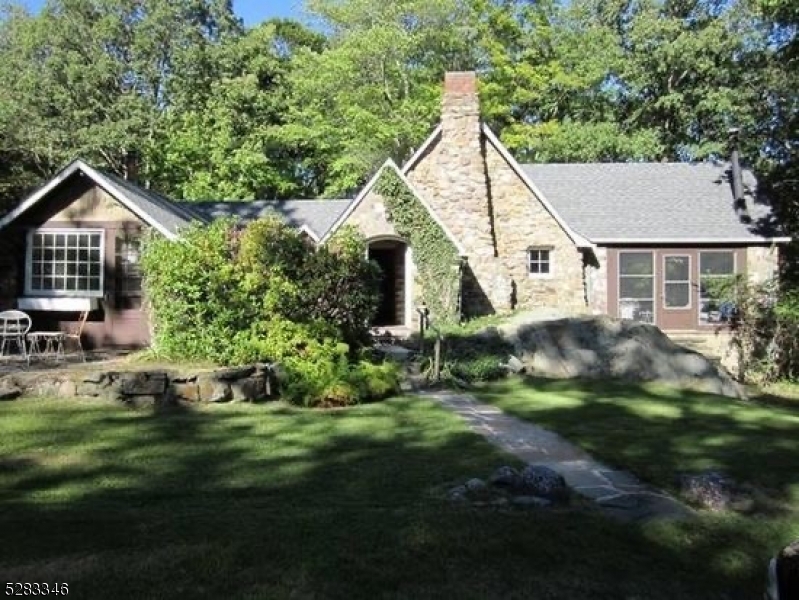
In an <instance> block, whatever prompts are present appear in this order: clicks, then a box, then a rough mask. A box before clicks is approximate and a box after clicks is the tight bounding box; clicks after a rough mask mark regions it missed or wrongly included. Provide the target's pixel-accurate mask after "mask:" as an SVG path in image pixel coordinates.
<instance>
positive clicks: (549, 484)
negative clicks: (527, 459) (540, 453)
mask: <svg viewBox="0 0 799 600" xmlns="http://www.w3.org/2000/svg"><path fill="white" fill-rule="evenodd" d="M520 475H521V480H522V481H521V487H522V489H524V490H525V491H527V492H528V493H529V494H530V495H532V496H539V497H542V498H547V499H549V500H555V501H559V502H561V501H564V500H566V499H568V497H569V489H568V487H566V480H565V479H563V476H562V475H560V474H559V473H557V472H556V471H554V470H553V469H550V468H549V467H545V466H543V465H527V466H526V467H525V468H524V469H522V472H521V473H520Z"/></svg>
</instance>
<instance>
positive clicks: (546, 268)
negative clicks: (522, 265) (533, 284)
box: [527, 248, 552, 275]
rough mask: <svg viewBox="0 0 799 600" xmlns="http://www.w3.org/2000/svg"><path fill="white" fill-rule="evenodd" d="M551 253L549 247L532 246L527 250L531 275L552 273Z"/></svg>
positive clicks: (528, 267)
mask: <svg viewBox="0 0 799 600" xmlns="http://www.w3.org/2000/svg"><path fill="white" fill-rule="evenodd" d="M551 253H552V251H551V250H550V249H549V248H530V249H529V250H528V251H527V269H528V272H529V273H530V275H550V274H551V273H552V260H551Z"/></svg>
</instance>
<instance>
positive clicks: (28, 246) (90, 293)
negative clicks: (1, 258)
mask: <svg viewBox="0 0 799 600" xmlns="http://www.w3.org/2000/svg"><path fill="white" fill-rule="evenodd" d="M93 233H94V234H99V235H100V289H99V290H34V289H32V288H31V279H32V278H33V269H32V265H33V236H34V234H51V235H69V234H93ZM24 290H25V295H26V296H43V297H50V298H58V297H61V298H102V297H103V294H104V293H105V230H103V229H76V228H64V229H58V228H52V227H42V228H32V229H29V230H28V232H27V234H26V236H25V284H24Z"/></svg>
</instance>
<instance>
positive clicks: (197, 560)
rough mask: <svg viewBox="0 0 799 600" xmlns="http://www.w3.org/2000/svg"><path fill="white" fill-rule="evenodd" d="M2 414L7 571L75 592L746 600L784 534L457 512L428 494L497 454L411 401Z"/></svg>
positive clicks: (59, 408) (712, 525) (27, 408)
mask: <svg viewBox="0 0 799 600" xmlns="http://www.w3.org/2000/svg"><path fill="white" fill-rule="evenodd" d="M551 385H552V386H553V387H552V388H550V390H549V391H550V392H552V393H558V387H557V384H555V383H553V384H551ZM586 393H588V391H586ZM28 402H30V404H27V403H28ZM2 408H3V409H4V414H3V415H2V418H4V423H5V424H6V434H5V436H4V438H3V440H2V441H1V442H0V448H2V450H3V453H4V454H6V455H7V457H8V458H9V459H14V460H19V461H21V462H19V463H18V464H17V467H16V468H15V469H13V470H12V471H3V470H0V478H2V479H0V482H2V486H1V487H0V528H2V531H3V542H4V543H3V544H2V545H0V574H2V575H3V576H4V579H5V580H8V581H12V580H20V581H24V580H27V581H46V580H51V581H55V580H58V581H65V582H68V583H69V584H70V586H71V587H70V589H71V592H72V593H73V594H74V595H75V596H76V597H81V598H107V597H109V596H113V597H116V598H151V597H152V598H154V597H159V598H168V597H193V598H211V597H220V596H224V597H231V598H287V597H292V598H297V597H299V598H306V597H307V598H312V597H313V598H345V597H346V598H374V597H386V598H439V597H464V598H578V597H579V598H608V599H610V598H614V599H615V598H623V597H626V598H632V597H640V598H664V599H665V598H675V597H678V598H708V597H725V598H748V597H754V595H756V594H757V593H758V592H759V591H760V584H761V580H762V573H763V569H764V565H765V560H766V558H767V557H768V556H769V555H770V554H772V553H773V551H774V549H775V542H777V541H782V539H783V538H784V537H785V535H786V528H785V526H786V524H785V523H783V522H778V521H776V520H775V521H768V522H764V523H762V524H761V525H760V526H759V527H750V526H748V524H747V523H746V522H744V521H742V520H740V519H720V520H707V521H701V522H698V523H684V524H653V525H647V526H645V527H636V526H628V525H621V524H618V523H615V522H612V521H608V520H605V519H603V518H600V517H598V516H595V515H592V514H584V513H578V512H559V513H558V512H556V513H549V512H532V513H531V512H524V511H511V510H508V511H486V510H477V509H469V508H458V507H454V506H452V505H449V504H447V503H445V502H443V501H442V500H440V499H438V498H436V497H434V496H432V495H431V493H430V490H431V489H433V488H435V487H437V486H441V485H442V484H446V483H448V482H453V483H454V482H461V481H463V480H464V479H466V478H469V477H473V476H486V475H487V474H488V473H489V472H490V471H491V470H492V469H493V468H495V467H496V466H498V465H499V464H503V463H507V462H509V460H508V458H507V457H505V456H502V455H499V454H497V453H496V452H495V451H494V450H493V449H492V448H491V447H490V446H489V445H488V444H487V443H486V442H485V441H484V440H483V439H482V438H480V437H479V436H476V435H473V434H471V433H469V432H467V431H466V430H465V429H464V427H463V426H462V424H461V423H460V422H459V421H457V420H456V419H455V417H453V416H452V415H450V414H449V413H446V412H445V411H443V410H442V409H441V408H439V407H437V406H435V405H433V404H432V403H429V402H427V401H425V400H421V399H395V400H391V401H388V402H384V403H382V404H374V405H370V406H363V407H357V408H353V409H348V410H339V411H330V412H316V411H303V410H299V409H294V408H290V407H285V406H281V405H278V406H275V407H266V406H232V405H231V406H220V407H212V408H206V409H202V410H197V411H195V410H187V411H174V412H169V413H154V412H147V411H129V410H125V409H122V408H119V407H117V406H114V405H110V404H95V403H74V404H67V403H64V402H60V403H59V402H43V403H38V404H37V403H36V402H34V401H23V402H18V403H16V404H15V405H13V406H12V405H6V406H3V407H2ZM589 417H590V413H589V414H585V415H584V418H589ZM629 424H630V425H633V421H632V420H631V421H630V422H629ZM638 424H639V425H643V424H644V423H643V422H640V421H639V422H638ZM667 452H668V449H667V448H665V447H664V454H666V453H667ZM790 525H791V526H793V524H790Z"/></svg>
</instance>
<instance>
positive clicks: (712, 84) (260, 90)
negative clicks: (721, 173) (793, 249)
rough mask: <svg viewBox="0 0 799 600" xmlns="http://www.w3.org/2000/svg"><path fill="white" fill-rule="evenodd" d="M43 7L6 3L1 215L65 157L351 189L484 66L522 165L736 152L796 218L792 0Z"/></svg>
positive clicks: (224, 195) (132, 0) (281, 191)
mask: <svg viewBox="0 0 799 600" xmlns="http://www.w3.org/2000/svg"><path fill="white" fill-rule="evenodd" d="M304 8H305V14H307V15H308V16H307V19H306V20H305V21H303V22H299V21H292V20H272V21H268V22H265V23H262V24H260V25H258V26H256V27H252V28H246V27H244V26H243V25H242V23H241V21H240V20H239V19H238V18H237V16H236V15H235V13H234V11H233V8H232V3H231V2H230V0H49V1H48V2H47V4H46V5H45V7H44V8H43V9H42V11H41V12H39V13H38V14H30V13H28V12H26V11H25V10H24V9H23V8H21V7H20V6H15V5H14V3H13V2H12V3H11V4H10V5H8V6H7V8H5V9H4V10H3V12H2V13H1V14H0V210H2V205H3V203H5V204H6V205H8V204H9V203H11V202H14V201H16V200H18V199H19V197H20V195H21V194H22V193H24V191H25V190H28V189H30V188H31V187H32V186H35V185H37V184H39V183H41V182H42V181H43V180H44V179H45V178H47V177H49V176H51V175H52V174H53V173H54V172H55V171H57V170H58V169H59V168H60V167H62V166H63V165H64V164H66V163H67V162H69V160H71V159H72V158H74V157H76V156H81V157H83V158H85V159H86V160H88V161H90V162H93V163H96V164H98V165H99V166H101V167H104V168H106V169H109V170H111V171H115V172H122V171H123V170H124V157H125V155H126V153H128V152H130V151H136V152H137V153H138V154H139V156H141V158H142V162H143V168H142V174H143V178H144V180H145V183H146V184H147V185H151V186H152V187H155V188H157V189H159V190H160V191H162V192H164V193H167V194H170V195H172V196H175V197H177V198H184V199H189V200H194V199H197V200H207V199H218V200H225V199H252V198H286V197H316V196H331V197H332V196H342V195H349V194H351V193H352V191H353V190H355V189H357V188H358V187H359V186H360V185H361V184H362V183H363V182H364V181H365V179H366V178H367V177H368V176H369V175H371V174H372V173H373V172H374V171H375V169H376V168H377V167H378V166H379V165H380V164H381V163H382V162H383V161H384V160H385V159H386V158H387V157H393V158H394V159H395V160H397V161H400V162H401V161H403V160H404V159H406V158H407V157H408V156H409V155H410V154H411V153H412V152H413V150H414V148H416V147H418V145H419V144H420V143H421V142H422V141H423V139H424V138H425V136H426V135H427V133H428V132H429V131H430V129H431V128H432V127H433V126H434V124H435V122H436V120H437V118H438V111H439V101H440V90H441V81H442V79H443V74H444V72H445V71H447V70H453V69H476V70H477V71H478V72H479V73H480V85H481V90H480V91H481V100H482V110H483V116H484V119H485V120H486V121H487V122H488V123H489V124H490V125H491V127H492V128H493V129H494V130H495V131H496V132H497V133H498V135H500V137H501V139H502V140H503V141H504V142H505V143H506V144H507V145H508V147H509V148H510V149H511V151H512V152H513V153H514V154H515V155H516V156H517V157H519V158H520V159H521V160H523V161H537V162H547V161H627V160H703V159H707V158H718V157H722V156H723V155H724V154H726V147H725V144H726V139H727V130H728V129H729V128H730V127H739V128H741V130H742V132H743V135H742V140H743V141H744V144H745V146H744V155H745V156H747V157H748V158H749V159H750V161H751V162H752V163H753V164H755V165H756V166H757V167H758V168H759V169H760V171H761V172H762V173H764V174H765V175H766V181H767V184H768V185H770V186H771V188H772V189H773V190H775V192H774V193H775V194H778V195H779V196H780V198H782V200H781V203H782V204H781V211H782V214H783V215H784V217H785V219H786V220H787V221H789V222H790V223H799V207H798V206H799V201H797V200H796V198H799V195H797V193H796V191H797V189H796V184H795V183H790V182H795V181H797V180H799V176H797V174H796V172H797V163H798V162H799V161H797V155H796V154H797V150H796V149H797V145H799V140H797V131H799V123H798V122H797V119H798V117H797V114H799V99H798V97H799V91H798V90H799V66H798V65H799V62H798V61H799V43H798V42H797V27H799V9H797V4H796V2H793V1H792V0H571V1H566V0H540V1H537V2H530V1H529V0H395V1H393V2H386V1H385V0H306V3H305V7H304Z"/></svg>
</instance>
